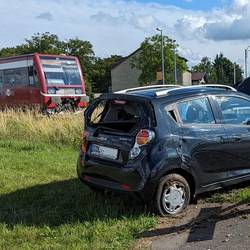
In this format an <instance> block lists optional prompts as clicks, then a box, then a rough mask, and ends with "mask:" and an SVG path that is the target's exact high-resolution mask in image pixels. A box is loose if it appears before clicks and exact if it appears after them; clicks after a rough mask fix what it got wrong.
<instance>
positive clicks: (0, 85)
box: [0, 70, 3, 95]
mask: <svg viewBox="0 0 250 250" xmlns="http://www.w3.org/2000/svg"><path fill="white" fill-rule="evenodd" d="M2 91H3V71H2V70H0V95H2V94H3V93H2Z"/></svg>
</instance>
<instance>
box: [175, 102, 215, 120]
mask: <svg viewBox="0 0 250 250" xmlns="http://www.w3.org/2000/svg"><path fill="white" fill-rule="evenodd" d="M177 108H178V112H179V115H180V118H181V120H182V123H183V124H192V123H198V124H214V123H215V119H214V116H213V112H212V109H211V106H210V103H209V101H208V99H207V98H200V99H194V100H190V101H186V102H180V103H178V104H177Z"/></svg>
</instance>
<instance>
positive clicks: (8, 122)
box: [0, 110, 83, 146]
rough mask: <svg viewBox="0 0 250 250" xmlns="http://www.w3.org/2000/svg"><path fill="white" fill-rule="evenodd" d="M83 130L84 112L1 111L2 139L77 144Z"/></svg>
mask: <svg viewBox="0 0 250 250" xmlns="http://www.w3.org/2000/svg"><path fill="white" fill-rule="evenodd" d="M82 131H83V113H82V112H81V113H78V114H72V113H65V114H63V115H60V114H59V115H54V116H52V117H47V116H44V115H42V114H40V113H32V112H26V113H23V112H15V111H11V110H9V111H7V112H0V139H12V138H15V139H17V140H25V141H27V142H31V143H32V142H40V143H41V142H42V143H47V144H54V145H57V146H58V145H68V146H77V145H78V143H79V140H80V137H81V134H82Z"/></svg>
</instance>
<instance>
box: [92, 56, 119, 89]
mask: <svg viewBox="0 0 250 250" xmlns="http://www.w3.org/2000/svg"><path fill="white" fill-rule="evenodd" d="M121 59H122V56H118V55H111V56H110V57H108V58H103V59H102V58H96V59H95V63H94V65H93V70H92V75H91V79H92V82H93V84H92V86H93V91H94V92H96V93H105V92H108V90H109V87H110V86H111V68H112V66H113V65H114V64H115V63H117V62H118V61H119V60H121Z"/></svg>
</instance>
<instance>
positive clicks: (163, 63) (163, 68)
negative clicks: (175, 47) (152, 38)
mask: <svg viewBox="0 0 250 250" xmlns="http://www.w3.org/2000/svg"><path fill="white" fill-rule="evenodd" d="M156 30H157V31H160V32H161V68H162V84H163V85H164V84H165V62H164V43H163V31H162V29H160V28H156Z"/></svg>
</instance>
